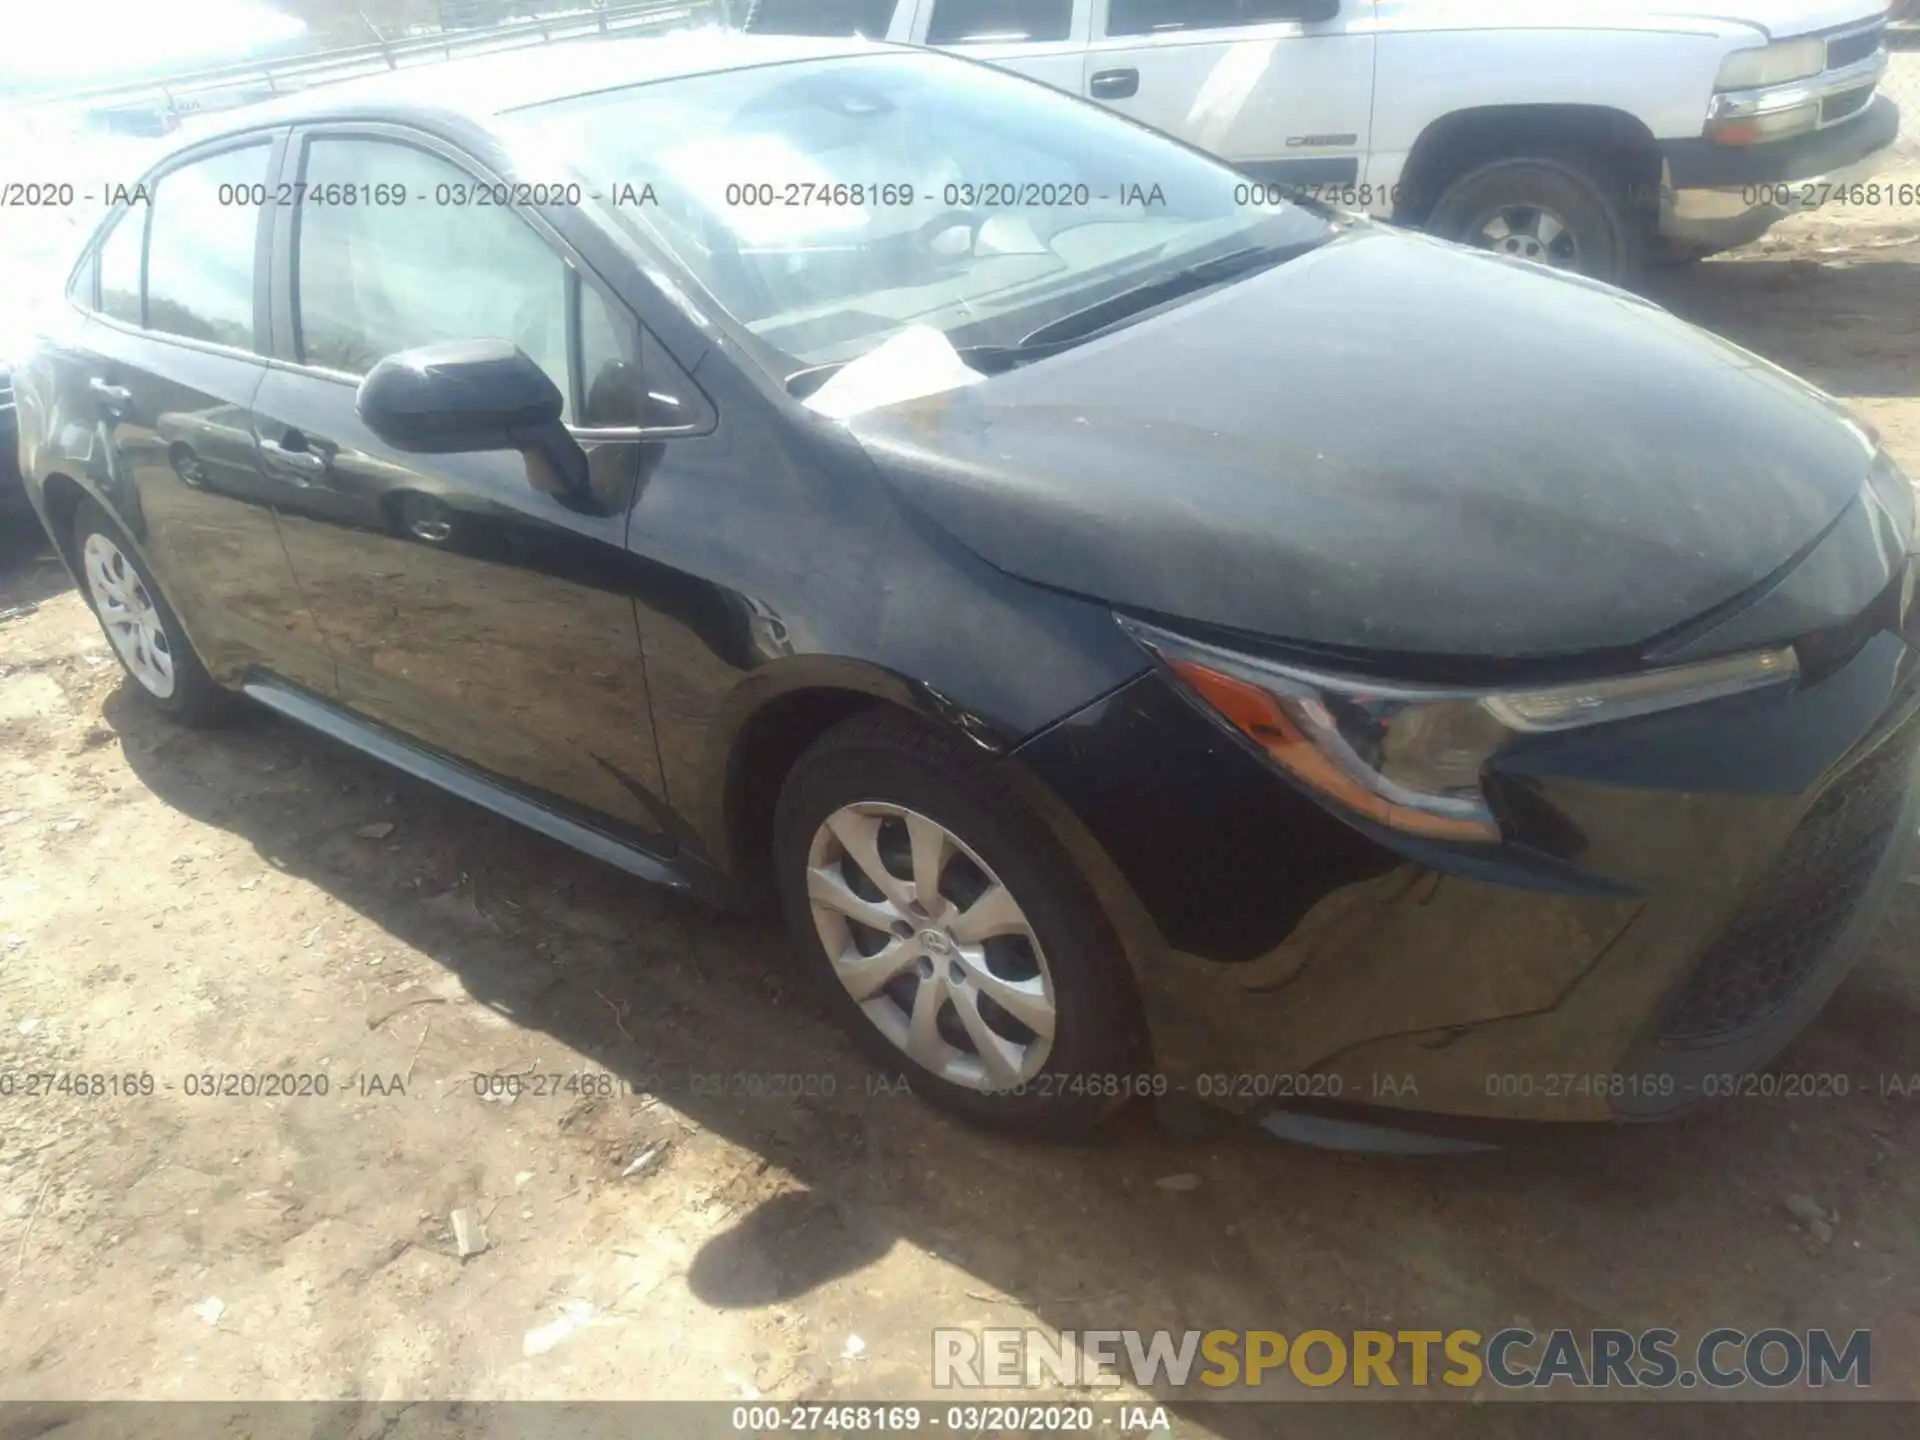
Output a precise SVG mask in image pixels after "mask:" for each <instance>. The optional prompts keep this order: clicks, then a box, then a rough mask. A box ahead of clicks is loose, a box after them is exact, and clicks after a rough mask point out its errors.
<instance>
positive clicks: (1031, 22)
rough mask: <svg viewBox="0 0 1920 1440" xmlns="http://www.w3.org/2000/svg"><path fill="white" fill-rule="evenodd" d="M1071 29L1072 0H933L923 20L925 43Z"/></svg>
mask: <svg viewBox="0 0 1920 1440" xmlns="http://www.w3.org/2000/svg"><path fill="white" fill-rule="evenodd" d="M1072 33H1073V0H936V3H935V4H934V7H933V18H932V19H930V20H929V21H927V44H929V45H979V44H986V43H989V42H992V41H999V42H1001V43H1003V44H1004V43H1009V42H1015V41H1023V40H1024V41H1042V40H1065V39H1066V38H1067V37H1068V36H1069V35H1071V34H1072Z"/></svg>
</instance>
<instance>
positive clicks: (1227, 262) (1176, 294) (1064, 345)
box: [960, 237, 1324, 371]
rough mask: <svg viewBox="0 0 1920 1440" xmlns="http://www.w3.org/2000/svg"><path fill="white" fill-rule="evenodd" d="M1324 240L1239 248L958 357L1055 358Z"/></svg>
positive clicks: (1017, 361)
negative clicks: (1009, 341) (1172, 302)
mask: <svg viewBox="0 0 1920 1440" xmlns="http://www.w3.org/2000/svg"><path fill="white" fill-rule="evenodd" d="M1323 239H1324V237H1316V238H1314V239H1312V240H1307V241H1301V242H1300V243H1298V244H1294V245H1249V246H1245V247H1243V248H1242V249H1239V250H1229V251H1228V252H1227V253H1226V254H1224V255H1216V256H1214V257H1213V258H1212V259H1210V260H1202V261H1200V262H1199V263H1198V264H1195V265H1187V266H1184V267H1182V268H1181V269H1178V270H1173V271H1169V272H1168V273H1167V274H1165V275H1156V276H1155V277H1154V278H1153V279H1151V280H1147V281H1144V282H1142V283H1141V284H1139V285H1135V286H1132V287H1131V288H1129V289H1126V290H1122V291H1121V292H1120V293H1119V294H1117V295H1109V296H1107V298H1106V299H1104V300H1096V301H1095V302H1094V303H1093V304H1091V305H1087V306H1084V307H1082V308H1081V309H1078V310H1074V311H1070V312H1069V313H1067V314H1065V315H1062V316H1059V317H1058V318H1056V319H1053V320H1049V321H1048V322H1047V323H1046V324H1044V325H1042V326H1040V327H1039V328H1038V329H1035V330H1030V331H1028V332H1027V333H1026V334H1025V335H1022V336H1021V337H1020V339H1019V341H1018V342H1017V343H1016V344H1013V345H969V346H966V347H964V348H963V349H962V350H961V351H960V358H961V359H963V360H965V361H966V362H967V363H968V364H969V365H972V366H973V367H974V368H975V369H976V370H989V371H996V370H1002V369H1011V368H1013V367H1014V366H1015V365H1024V364H1026V363H1027V362H1028V361H1031V360H1038V359H1041V358H1042V357H1044V356H1047V355H1057V354H1058V353H1059V352H1060V351H1062V350H1066V349H1069V348H1070V347H1072V346H1074V345H1079V344H1081V343H1083V342H1085V341H1088V340H1092V339H1095V338H1096V337H1098V336H1100V335H1103V334H1105V333H1106V332H1107V331H1109V330H1111V329H1113V328H1114V327H1115V326H1117V325H1120V324H1122V323H1124V322H1125V321H1128V320H1132V319H1136V318H1138V317H1139V316H1141V315H1143V314H1145V313H1146V312H1147V311H1149V310H1155V309H1158V308H1159V307H1160V306H1162V305H1165V304H1166V303H1167V302H1168V301H1170V300H1177V299H1179V298H1180V297H1182V296H1183V295H1191V294H1194V293H1195V292H1197V291H1201V290H1211V289H1212V288H1213V287H1214V286H1216V285H1224V284H1225V283H1226V282H1227V281H1229V280H1237V279H1239V278H1241V277H1242V276H1244V275H1250V274H1252V273H1253V272H1255V271H1256V270H1267V269H1271V268H1272V267H1274V266H1276V265H1284V264H1286V262H1287V261H1289V260H1293V259H1297V258H1298V257H1299V256H1301V255H1304V254H1306V253H1307V252H1308V251H1309V250H1315V249H1318V248H1319V247H1320V244H1321V243H1322V240H1323Z"/></svg>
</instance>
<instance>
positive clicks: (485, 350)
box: [354, 340, 588, 492]
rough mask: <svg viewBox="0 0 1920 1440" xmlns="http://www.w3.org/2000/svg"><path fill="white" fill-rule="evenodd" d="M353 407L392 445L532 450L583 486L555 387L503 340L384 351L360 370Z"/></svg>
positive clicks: (579, 454) (582, 458)
mask: <svg viewBox="0 0 1920 1440" xmlns="http://www.w3.org/2000/svg"><path fill="white" fill-rule="evenodd" d="M354 408H355V409H356V410H357V411H359V414H360V418H361V420H363V421H364V422H365V423H366V426H367V428H368V429H369V430H371V431H373V433H374V434H376V435H378V436H379V437H380V438H381V439H382V440H384V441H386V442H387V443H388V444H389V445H391V446H393V447H394V449H396V450H402V451H408V452H412V453H415V454H429V455H432V454H438V455H448V454H459V453H466V452H472V451H480V450H522V451H529V450H530V451H536V452H538V453H539V454H540V455H541V456H542V457H544V459H545V460H546V462H547V463H548V465H550V466H551V467H552V469H553V470H554V472H556V473H557V475H558V476H559V477H560V479H561V481H562V483H563V485H564V487H565V488H566V489H568V490H575V491H580V492H584V491H585V490H586V489H587V488H588V475H587V457H586V454H585V452H584V451H582V450H581V448H580V446H579V444H578V443H577V442H576V441H575V440H574V438H573V437H572V436H571V435H569V434H568V433H567V428H566V426H564V425H562V424H561V423H560V413H561V411H562V409H563V408H564V402H563V401H562V399H561V395H560V390H559V387H558V386H556V385H555V384H554V383H553V381H552V380H550V379H549V378H548V377H547V372H546V371H544V370H542V369H541V368H540V367H539V366H538V365H537V364H535V363H534V362H533V360H532V359H531V358H530V357H529V356H528V355H527V354H526V353H525V352H524V351H522V350H521V349H520V348H519V347H518V346H516V345H514V344H512V343H510V342H509V341H506V340H455V341H451V342H449V343H447V344H443V345H422V346H419V347H418V348H416V349H413V350H402V351H400V352H399V353H398V354H397V355H389V356H387V357H386V359H384V360H382V361H381V362H380V363H379V364H377V365H375V366H374V367H373V369H371V370H369V371H368V372H367V375H366V378H365V379H364V380H362V381H361V382H360V389H359V392H358V393H357V394H356V395H355V396H354Z"/></svg>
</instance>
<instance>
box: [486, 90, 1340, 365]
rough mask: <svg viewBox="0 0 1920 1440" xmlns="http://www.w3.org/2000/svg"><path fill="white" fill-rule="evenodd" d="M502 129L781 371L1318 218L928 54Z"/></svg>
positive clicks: (1134, 278)
mask: <svg viewBox="0 0 1920 1440" xmlns="http://www.w3.org/2000/svg"><path fill="white" fill-rule="evenodd" d="M505 123H506V124H507V125H508V126H509V127H510V128H511V129H513V130H514V131H516V132H518V133H519V135H520V136H521V137H523V138H524V139H525V140H527V141H531V142H533V143H535V144H536V145H537V147H538V148H539V149H541V150H543V151H544V150H547V149H549V147H551V148H552V149H554V150H557V151H558V152H559V153H560V154H564V155H565V156H567V157H568V159H569V163H570V164H572V165H573V166H574V167H575V168H576V169H578V170H580V171H581V172H582V174H583V175H584V176H585V178H586V179H587V180H588V181H589V182H590V183H591V185H592V187H593V188H594V189H595V191H596V192H597V193H598V194H599V195H600V196H601V198H602V201H603V202H604V203H606V204H607V205H608V206H609V207H610V209H611V211H612V213H613V214H614V215H615V216H616V217H617V218H618V221H619V223H621V224H623V225H625V226H628V227H630V228H631V229H633V230H634V231H635V232H636V233H639V234H641V235H644V236H646V237H648V238H650V239H651V240H652V241H653V242H654V243H656V244H658V245H660V246H663V247H664V248H665V249H666V250H668V251H669V252H670V253H671V254H672V255H673V256H675V257H676V258H677V259H678V260H679V261H680V262H681V263H682V264H683V265H684V266H685V267H686V269H687V270H688V271H689V272H691V274H692V275H693V276H694V278H695V279H696V280H697V281H698V283H699V284H700V285H701V286H702V287H703V288H704V289H705V290H706V291H707V292H708V294H709V295H710V296H711V297H712V298H713V299H714V301H715V302H717V303H718V305H719V306H720V307H721V308H722V309H724V310H725V311H726V312H727V314H728V315H729V316H731V317H732V319H733V320H734V321H735V322H736V323H737V324H738V325H739V326H740V327H742V328H743V329H744V330H745V331H746V333H747V334H748V335H750V336H751V337H753V339H754V341H755V342H757V346H758V348H759V350H760V352H761V353H760V354H759V356H758V357H757V358H758V359H759V360H760V362H761V363H762V364H763V365H765V366H766V367H767V368H768V369H769V370H770V371H773V372H774V373H776V374H777V375H778V376H780V377H781V378H785V377H787V376H790V375H792V374H794V373H795V372H797V371H801V370H806V369H810V368H814V367H820V366H824V365H832V364H836V363H840V362H845V361H849V360H852V359H855V358H857V357H858V356H860V355H862V354H865V353H866V352H868V351H870V350H872V349H873V348H875V347H876V346H878V345H879V344H881V343H882V342H884V341H886V340H887V339H889V338H890V337H892V336H894V335H896V334H899V333H900V332H901V331H903V330H905V329H906V328H907V327H910V326H931V327H933V328H936V329H938V330H940V331H942V332H944V333H945V334H946V336H947V338H948V339H949V340H950V341H951V342H952V343H953V344H954V345H956V346H969V345H1000V346H1004V345H1013V344H1016V343H1017V342H1018V341H1019V340H1020V339H1021V338H1022V337H1024V336H1027V335H1030V334H1032V333H1033V332H1034V331H1035V330H1037V329H1039V328H1040V327H1042V326H1046V325H1049V324H1051V323H1053V322H1056V321H1059V320H1061V319H1062V318H1063V317H1065V316H1068V315H1073V314H1076V313H1077V312H1080V311H1082V310H1085V309H1086V308H1087V307H1089V306H1092V305H1096V304H1098V303H1100V302H1102V301H1105V300H1107V299H1109V298H1110V297H1113V296H1116V295H1118V294H1120V293H1121V292H1123V291H1136V290H1141V287H1143V286H1151V285H1153V284H1154V283H1155V282H1157V281H1160V280H1162V279H1165V278H1167V277H1173V276H1177V275H1178V274H1179V273H1180V272H1182V271H1184V270H1186V269H1188V268H1190V267H1193V266H1196V265H1201V264H1204V263H1205V262H1207V261H1209V260H1213V259H1217V258H1220V257H1226V256H1243V255H1245V254H1246V253H1247V252H1249V251H1260V252H1270V253H1271V255H1272V257H1273V259H1274V260H1275V261H1276V262H1277V261H1278V260H1281V259H1285V258H1287V257H1288V256H1290V255H1292V254H1297V253H1299V252H1300V251H1301V250H1302V249H1305V248H1310V247H1311V246H1313V245H1314V244H1317V243H1318V242H1319V241H1320V240H1321V239H1323V238H1325V236H1326V235H1327V233H1328V232H1329V229H1330V225H1329V222H1328V220H1327V219H1325V218H1324V217H1323V216H1322V215H1321V214H1319V213H1317V212H1315V211H1313V210H1310V209H1307V208H1304V207H1301V206H1297V205H1293V204H1290V203H1287V202H1286V201H1284V200H1276V199H1275V198H1274V197H1273V196H1272V194H1271V193H1270V192H1269V191H1267V190H1266V189H1264V188H1263V187H1260V186H1257V185H1251V184H1249V183H1248V182H1247V181H1246V179H1245V177H1243V176H1241V175H1239V174H1238V173H1236V172H1235V171H1232V170H1230V169H1228V168H1227V167H1225V166H1224V165H1221V164H1218V163H1216V162H1214V161H1212V160H1209V159H1207V158H1206V157H1204V156H1202V155H1200V154H1198V153H1196V152H1194V151H1191V150H1188V149H1187V148H1185V147H1184V146H1181V145H1177V144H1174V143H1173V142H1171V141H1169V140H1166V139H1163V138H1162V137H1160V136H1158V135H1156V134H1154V133H1153V132H1151V131H1149V130H1145V129H1142V128H1139V127H1137V126H1134V125H1132V124H1130V123H1128V122H1125V121H1122V120H1119V119H1117V118H1115V117H1113V116H1110V115H1108V114H1106V113H1104V112H1103V111H1101V110H1099V109H1098V108H1096V107H1094V106H1092V105H1088V104H1085V103H1083V102H1080V101H1077V100H1073V99H1070V98H1068V97H1067V96H1064V95H1062V94H1060V93H1059V92H1057V91H1054V90H1051V89H1049V88H1047V87H1045V86H1043V85H1040V84H1037V83H1035V82H1032V81H1028V80H1024V79H1021V78H1019V77H1016V76H1012V75H1008V74H1006V73H1004V72H1001V71H997V70H993V69H989V68H987V67H986V66H982V65H974V64H970V63H966V62H963V61H958V60H954V59H951V58H948V57H944V56H938V55H919V54H903V53H889V52H878V53H875V54H871V55H862V56H853V57H841V58H835V59H830V60H824V61H810V62H804V63H797V64H780V65H767V66H759V67H755V68H750V69H744V70H735V71H728V72H724V73H719V74H709V75H698V76H688V77H684V78H680V79H675V80H670V81H663V82H657V83H652V84H647V85H641V86H633V87H629V88H625V89H619V90H610V91H603V92H599V93H595V94H591V95H583V96H577V97H572V98H569V99H566V100H561V101H553V102H547V103H544V104H541V105H538V106H532V107H528V108H526V109H523V110H519V111H516V112H513V113H512V114H510V115H509V116H507V117H506V122H505ZM1242 268H1247V267H1245V266H1242ZM1141 293H1142V294H1143V295H1145V294H1146V292H1145V291H1144V290H1141Z"/></svg>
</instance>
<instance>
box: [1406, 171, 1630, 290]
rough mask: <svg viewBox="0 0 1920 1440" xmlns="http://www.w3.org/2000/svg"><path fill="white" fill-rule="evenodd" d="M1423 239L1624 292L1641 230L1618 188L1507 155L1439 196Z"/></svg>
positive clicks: (1599, 175)
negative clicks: (1573, 275) (1449, 242)
mask: <svg viewBox="0 0 1920 1440" xmlns="http://www.w3.org/2000/svg"><path fill="white" fill-rule="evenodd" d="M1426 228H1427V231H1428V233H1429V234H1432V235H1438V236H1440V237H1441V238H1443V239H1447V240H1453V241H1456V242H1457V243H1459V244H1462V245H1471V246H1474V247H1476V248H1478V249H1482V250H1490V251H1492V252H1494V253H1495V254H1500V255H1510V256H1512V257H1514V258H1515V259H1519V260H1529V261H1532V262H1534V263H1536V264H1542V265H1547V266H1550V267H1552V268H1553V269H1556V270H1571V271H1575V272H1577V273H1579V274H1582V275H1587V276H1591V277H1592V278H1593V279H1595V280H1605V281H1608V282H1609V283H1611V284H1615V285H1624V284H1626V283H1627V282H1628V281H1629V280H1631V279H1632V278H1633V275H1634V273H1635V271H1636V270H1637V269H1638V266H1639V263H1640V252H1641V249H1642V245H1641V243H1640V241H1639V234H1640V230H1641V228H1642V227H1641V225H1640V223H1639V217H1637V216H1636V215H1635V214H1634V213H1633V211H1632V210H1631V209H1630V207H1629V206H1628V204H1627V195H1626V191H1625V187H1624V186H1623V185H1621V184H1620V183H1619V182H1618V181H1617V180H1615V179H1614V178H1613V177H1612V176H1611V175H1610V174H1609V173H1608V172H1607V170H1606V168H1605V167H1604V166H1603V165H1600V164H1598V163H1596V162H1595V161H1593V160H1591V159H1587V158H1585V157H1580V156H1572V155H1512V156H1507V157H1505V158H1503V159H1499V160H1495V161H1492V162H1490V163H1489V164H1485V165H1481V166H1478V167H1476V168H1475V169H1472V170H1469V171H1467V173H1466V174H1464V175H1462V176H1460V177H1459V178H1458V179H1456V180H1454V181H1453V182H1452V183H1451V184H1450V185H1448V186H1447V188H1446V189H1445V190H1444V191H1443V192H1442V193H1441V195H1440V199H1439V200H1438V201H1437V202H1436V203H1435V205H1434V207H1433V211H1432V213H1431V214H1430V215H1429V216H1428V217H1427V225H1426Z"/></svg>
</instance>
